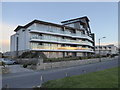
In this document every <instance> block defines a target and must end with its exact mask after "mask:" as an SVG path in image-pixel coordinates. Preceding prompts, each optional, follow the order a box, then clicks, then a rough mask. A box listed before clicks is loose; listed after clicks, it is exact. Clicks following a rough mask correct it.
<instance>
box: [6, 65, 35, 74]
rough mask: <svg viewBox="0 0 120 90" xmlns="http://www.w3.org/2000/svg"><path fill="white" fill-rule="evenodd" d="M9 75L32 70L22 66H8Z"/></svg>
mask: <svg viewBox="0 0 120 90" xmlns="http://www.w3.org/2000/svg"><path fill="white" fill-rule="evenodd" d="M7 67H8V68H9V71H10V73H20V72H21V73H23V72H31V71H33V70H30V69H27V68H23V67H22V65H8V66H7Z"/></svg>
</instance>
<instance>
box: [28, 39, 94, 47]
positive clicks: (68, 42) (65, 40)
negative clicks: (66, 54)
mask: <svg viewBox="0 0 120 90" xmlns="http://www.w3.org/2000/svg"><path fill="white" fill-rule="evenodd" d="M30 41H38V42H39V41H42V42H53V43H60V44H61V43H63V44H66V43H67V44H77V45H88V46H91V47H93V46H92V44H91V43H89V42H81V41H77V40H68V39H54V40H52V39H51V38H44V37H32V38H30Z"/></svg>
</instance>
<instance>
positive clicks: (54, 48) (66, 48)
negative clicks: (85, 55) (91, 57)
mask: <svg viewBox="0 0 120 90" xmlns="http://www.w3.org/2000/svg"><path fill="white" fill-rule="evenodd" d="M31 49H46V50H88V51H93V49H90V48H79V47H55V46H54V47H49V46H42V45H37V46H31Z"/></svg>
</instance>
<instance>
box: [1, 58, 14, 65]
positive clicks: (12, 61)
mask: <svg viewBox="0 0 120 90" xmlns="http://www.w3.org/2000/svg"><path fill="white" fill-rule="evenodd" d="M0 61H2V62H4V63H5V64H15V63H16V61H14V60H12V59H7V58H0Z"/></svg>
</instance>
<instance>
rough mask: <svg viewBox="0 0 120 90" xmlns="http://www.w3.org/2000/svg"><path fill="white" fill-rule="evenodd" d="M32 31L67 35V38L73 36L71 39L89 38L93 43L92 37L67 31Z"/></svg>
mask: <svg viewBox="0 0 120 90" xmlns="http://www.w3.org/2000/svg"><path fill="white" fill-rule="evenodd" d="M31 31H33V32H42V33H43V32H44V33H49V32H50V33H53V34H54V33H55V34H56V35H57V34H58V35H59V34H62V35H65V36H68V35H69V36H71V37H80V38H88V39H89V40H91V41H93V40H92V38H91V37H90V36H88V35H84V34H82V35H79V34H77V33H76V34H75V33H71V32H66V31H54V32H53V31H47V30H45V31H43V30H31Z"/></svg>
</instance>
